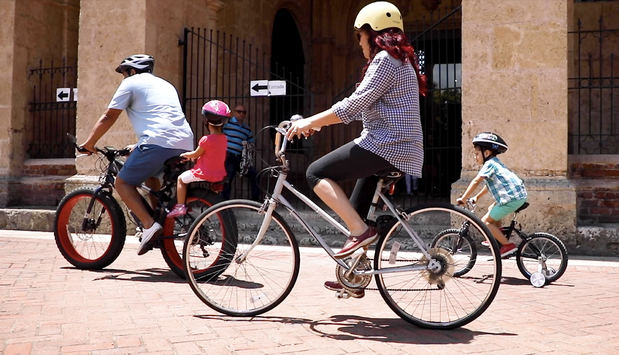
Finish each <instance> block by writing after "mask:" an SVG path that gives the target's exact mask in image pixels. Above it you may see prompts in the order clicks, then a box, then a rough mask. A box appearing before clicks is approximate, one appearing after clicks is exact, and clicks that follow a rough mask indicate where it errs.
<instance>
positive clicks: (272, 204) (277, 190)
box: [236, 121, 439, 275]
mask: <svg viewBox="0 0 619 355" xmlns="http://www.w3.org/2000/svg"><path fill="white" fill-rule="evenodd" d="M286 123H289V122H287V121H284V122H282V123H280V125H279V126H278V128H277V129H276V130H277V134H278V135H284V134H285V129H284V128H283V125H285V124H286ZM279 138H281V137H279ZM277 140H278V139H277V138H276V141H277ZM287 142H288V141H287V140H286V139H284V140H283V142H282V144H281V148H280V149H277V148H276V156H277V158H278V159H279V160H280V161H281V163H282V165H281V166H280V167H279V168H280V171H279V172H278V177H277V182H276V183H275V187H274V188H273V192H272V194H271V196H270V198H269V199H266V200H265V202H264V204H263V206H262V211H264V214H265V216H264V219H263V220H262V225H261V226H260V229H259V231H258V235H257V237H256V239H255V240H254V242H253V243H252V245H251V246H250V247H249V248H248V249H247V251H245V252H244V253H243V254H241V255H239V256H238V257H237V259H236V262H238V263H241V262H243V261H244V260H245V259H246V258H247V255H248V254H249V253H250V252H251V250H252V249H253V248H254V247H255V246H256V245H258V244H260V242H261V241H262V238H263V237H264V235H265V234H266V231H267V228H268V225H269V223H270V222H271V216H272V214H273V211H274V210H275V208H276V207H277V206H278V204H281V205H283V206H284V207H285V208H286V209H287V210H288V212H290V214H292V215H293V216H294V217H295V218H296V220H297V221H298V222H299V223H300V224H301V225H302V226H303V228H305V230H306V231H307V232H308V233H309V234H310V235H311V236H312V237H314V239H315V240H316V241H317V242H318V244H319V245H320V246H321V247H322V248H323V249H324V250H325V251H326V252H327V254H328V255H329V256H330V257H331V259H333V260H334V261H335V262H336V263H337V264H338V265H340V266H341V267H343V268H344V269H346V270H349V269H350V268H351V267H350V266H349V265H347V264H346V263H345V262H344V261H343V260H340V259H336V258H335V257H334V255H335V253H334V252H333V249H331V247H329V245H328V244H327V242H326V241H325V240H324V238H323V237H322V236H321V235H320V234H319V233H318V232H316V231H315V230H314V229H313V228H312V226H310V225H309V224H308V223H307V221H305V220H304V219H303V217H302V216H301V214H300V213H299V212H298V211H297V210H296V209H295V208H294V207H293V206H292V205H291V204H290V203H289V202H288V200H286V198H285V197H284V196H283V195H282V191H283V190H284V188H285V189H286V190H288V191H290V192H291V193H292V194H293V195H295V196H296V197H297V198H299V199H300V200H301V201H302V202H303V203H304V204H305V205H306V206H308V207H310V208H311V209H312V210H314V211H315V212H316V213H318V215H319V216H320V217H321V218H323V219H324V220H325V221H327V222H328V223H329V224H331V225H332V226H334V227H335V228H337V229H338V230H339V231H340V232H342V234H344V235H346V236H349V235H350V231H349V230H348V229H346V227H344V226H343V225H342V224H340V223H339V222H338V221H336V220H335V219H334V218H333V217H331V216H330V215H329V214H328V213H327V212H325V211H324V210H323V209H322V208H321V207H320V206H318V205H317V204H315V203H314V202H313V201H312V200H310V199H309V198H308V197H307V196H305V195H304V194H303V193H301V192H299V191H298V190H297V189H295V188H294V186H293V185H292V184H290V183H289V182H288V181H287V180H286V179H287V177H288V160H287V159H286V156H285V151H286V145H287ZM383 187H384V179H383V178H380V179H379V181H378V183H377V185H376V190H375V192H374V197H373V198H372V204H371V205H370V210H369V211H368V215H367V219H368V220H371V221H374V220H375V219H374V217H375V214H376V204H377V202H378V200H379V199H380V200H381V201H383V202H384V203H385V205H386V206H387V208H388V209H389V211H390V212H391V213H392V214H393V215H394V216H395V218H396V219H397V220H398V221H399V222H400V223H401V224H402V226H403V227H404V229H405V230H406V231H407V232H408V234H409V236H410V237H411V239H413V241H414V243H415V244H416V245H417V246H418V247H419V249H420V250H421V251H422V253H423V255H424V256H425V257H426V258H427V259H428V260H430V262H429V264H428V265H427V266H399V267H391V268H384V269H382V270H380V271H375V270H369V271H360V270H353V273H354V274H355V275H375V274H381V273H392V272H406V271H415V270H425V269H428V268H429V269H432V268H436V267H439V266H437V265H436V264H435V263H436V262H435V261H434V260H433V259H432V257H431V255H430V254H429V253H428V249H427V248H426V246H425V245H424V243H423V241H422V240H421V238H419V236H418V235H417V233H415V231H414V230H413V229H412V228H411V227H410V226H409V225H408V223H406V220H407V215H406V213H404V212H402V211H400V210H398V209H397V208H396V207H395V206H394V204H393V203H392V202H391V201H390V200H389V199H388V198H387V196H386V195H385V194H383V192H382V189H383ZM359 257H360V255H359V256H358V257H357V258H359ZM352 264H353V265H355V264H356V263H355V262H353V263H352ZM352 268H354V266H353V267H352Z"/></svg>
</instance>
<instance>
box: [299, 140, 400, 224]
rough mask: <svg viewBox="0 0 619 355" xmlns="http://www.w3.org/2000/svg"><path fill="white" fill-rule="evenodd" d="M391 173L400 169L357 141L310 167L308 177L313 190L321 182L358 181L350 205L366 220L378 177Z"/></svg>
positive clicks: (340, 148)
mask: <svg viewBox="0 0 619 355" xmlns="http://www.w3.org/2000/svg"><path fill="white" fill-rule="evenodd" d="M391 171H398V169H396V168H395V167H394V166H393V165H391V163H389V162H388V161H386V160H385V159H383V158H382V157H380V156H378V155H376V154H374V153H372V152H370V151H369V150H366V149H363V148H361V147H359V146H358V145H357V144H355V142H349V143H347V144H345V145H343V146H341V147H339V148H337V149H336V150H334V151H332V152H330V153H328V154H326V155H324V156H323V157H321V158H320V159H318V160H316V161H315V162H313V163H312V164H310V166H309V167H308V168H307V172H306V173H305V174H306V177H307V182H308V183H309V185H310V187H311V188H312V190H313V189H314V187H315V186H316V184H318V182H319V181H320V180H322V179H331V180H333V181H335V182H339V181H342V180H351V179H357V183H356V184H355V188H354V190H353V192H352V194H351V195H350V202H351V203H352V205H353V207H354V208H355V210H356V211H357V213H359V216H361V218H363V219H365V217H366V216H367V214H368V210H369V208H370V204H371V203H372V197H373V196H374V190H375V189H376V183H377V182H378V176H375V174H380V173H387V172H391Z"/></svg>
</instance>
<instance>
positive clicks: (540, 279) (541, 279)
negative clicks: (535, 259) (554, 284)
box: [529, 272, 546, 287]
mask: <svg viewBox="0 0 619 355" xmlns="http://www.w3.org/2000/svg"><path fill="white" fill-rule="evenodd" d="M529 281H531V285H533V286H535V287H543V286H544V285H545V284H546V277H545V276H544V274H542V273H541V272H534V273H533V274H531V278H530V279H529Z"/></svg>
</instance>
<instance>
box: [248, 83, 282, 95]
mask: <svg viewBox="0 0 619 355" xmlns="http://www.w3.org/2000/svg"><path fill="white" fill-rule="evenodd" d="M249 94H250V95H251V96H277V95H286V81H285V80H252V81H250V82H249Z"/></svg>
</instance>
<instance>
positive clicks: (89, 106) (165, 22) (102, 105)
mask: <svg viewBox="0 0 619 355" xmlns="http://www.w3.org/2000/svg"><path fill="white" fill-rule="evenodd" d="M221 4H222V2H221V1H219V0H182V1H175V2H174V3H171V2H169V1H166V0H134V1H124V0H107V1H97V0H83V1H81V15H80V41H79V49H78V55H79V58H80V63H88V65H82V64H80V65H79V68H78V87H79V90H80V101H79V102H78V105H77V129H76V131H77V132H76V133H77V137H78V141H80V142H81V141H83V140H85V139H86V137H87V136H88V134H89V133H90V130H91V128H92V127H93V126H94V124H95V122H96V121H97V119H98V118H99V117H100V116H101V114H102V113H103V112H104V111H105V109H106V108H107V105H108V104H109V102H110V99H111V98H112V95H113V94H114V92H115V90H116V88H117V87H118V85H119V84H120V82H121V80H122V76H121V75H120V74H118V73H116V72H114V69H115V68H116V66H118V63H120V61H121V60H122V59H123V58H124V57H127V56H129V55H132V54H136V53H147V54H150V55H152V56H154V57H155V74H156V75H157V76H160V77H162V78H164V79H166V80H168V81H170V82H171V83H172V84H173V85H174V86H175V87H176V88H177V90H179V93H180V90H181V84H182V53H183V52H182V47H181V46H179V40H181V39H182V38H183V30H184V27H185V26H202V27H205V26H210V27H215V22H214V21H215V18H216V13H217V11H218V9H219V8H220V7H221ZM135 141H136V137H135V134H134V133H133V129H132V127H131V124H130V123H129V120H128V119H127V116H126V113H124V112H123V113H122V115H121V117H120V118H119V119H118V121H117V122H116V124H115V125H114V126H113V127H112V128H111V129H110V130H109V131H108V133H106V134H105V136H104V137H103V138H102V139H101V140H100V141H99V142H98V145H113V146H124V145H127V144H132V143H135ZM76 167H77V171H78V174H82V175H89V174H96V169H94V159H82V160H79V161H77V164H76Z"/></svg>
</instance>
